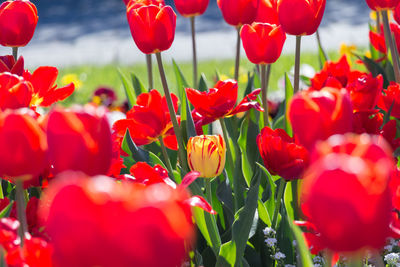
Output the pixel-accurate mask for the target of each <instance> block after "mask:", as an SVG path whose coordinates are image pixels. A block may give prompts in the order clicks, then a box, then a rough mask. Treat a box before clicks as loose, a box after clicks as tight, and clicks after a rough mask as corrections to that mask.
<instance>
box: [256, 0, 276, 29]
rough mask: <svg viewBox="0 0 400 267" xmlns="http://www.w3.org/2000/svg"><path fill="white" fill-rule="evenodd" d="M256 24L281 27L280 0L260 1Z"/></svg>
mask: <svg viewBox="0 0 400 267" xmlns="http://www.w3.org/2000/svg"><path fill="white" fill-rule="evenodd" d="M255 22H262V23H269V24H275V25H279V17H278V0H260V5H259V6H258V12H257V17H256V20H255Z"/></svg>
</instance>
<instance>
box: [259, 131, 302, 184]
mask: <svg viewBox="0 0 400 267" xmlns="http://www.w3.org/2000/svg"><path fill="white" fill-rule="evenodd" d="M257 145H258V149H259V151H260V154H261V157H262V159H263V160H264V165H265V167H266V168H267V170H268V171H269V172H270V173H271V174H273V175H279V176H281V177H283V178H284V179H285V180H294V179H299V178H300V177H301V175H302V174H303V171H304V169H305V168H306V167H307V165H308V157H309V156H308V151H307V150H306V149H305V148H304V147H302V146H300V145H298V144H296V143H295V141H294V138H292V137H290V136H289V135H288V134H287V133H286V132H285V131H284V130H282V129H275V130H272V129H271V128H269V127H265V128H263V129H262V130H261V133H260V134H259V135H258V136H257Z"/></svg>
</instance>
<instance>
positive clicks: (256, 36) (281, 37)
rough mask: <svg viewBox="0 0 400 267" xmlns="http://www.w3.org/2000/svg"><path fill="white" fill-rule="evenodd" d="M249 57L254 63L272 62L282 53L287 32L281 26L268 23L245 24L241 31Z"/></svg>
mask: <svg viewBox="0 0 400 267" xmlns="http://www.w3.org/2000/svg"><path fill="white" fill-rule="evenodd" d="M240 36H241V37H242V41H243V48H244V51H245V52H246V55H247V58H248V59H249V60H250V61H251V62H252V63H254V64H271V63H274V62H275V61H277V60H278V58H279V57H280V55H281V52H282V48H283V44H284V43H285V40H286V34H285V32H284V31H283V30H282V28H281V26H276V25H271V24H268V23H256V22H254V23H253V24H251V25H248V24H246V25H244V26H243V27H242V30H241V32H240Z"/></svg>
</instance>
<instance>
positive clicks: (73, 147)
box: [46, 108, 112, 175]
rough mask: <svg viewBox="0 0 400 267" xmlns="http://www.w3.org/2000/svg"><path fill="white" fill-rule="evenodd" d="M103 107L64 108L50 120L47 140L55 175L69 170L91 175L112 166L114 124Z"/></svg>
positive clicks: (51, 115)
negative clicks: (110, 122) (112, 127)
mask: <svg viewBox="0 0 400 267" xmlns="http://www.w3.org/2000/svg"><path fill="white" fill-rule="evenodd" d="M103 111H104V110H101V109H94V110H89V109H72V110H71V109H65V110H64V109H60V108H56V109H54V110H52V111H51V112H50V114H49V115H48V119H47V126H46V131H47V140H48V143H49V158H50V163H51V164H52V165H53V167H54V170H53V172H54V174H58V173H60V172H63V171H66V170H76V171H82V172H85V173H86V174H88V175H97V174H106V173H107V172H108V170H109V168H110V164H111V155H112V141H111V129H110V124H109V122H108V120H107V118H106V115H105V114H104V112H103Z"/></svg>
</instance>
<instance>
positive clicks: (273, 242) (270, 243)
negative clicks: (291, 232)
mask: <svg viewBox="0 0 400 267" xmlns="http://www.w3.org/2000/svg"><path fill="white" fill-rule="evenodd" d="M277 242H278V240H276V238H271V237H269V238H267V239H265V243H266V244H267V246H268V247H270V248H272V247H274V246H275V245H276V243H277Z"/></svg>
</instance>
